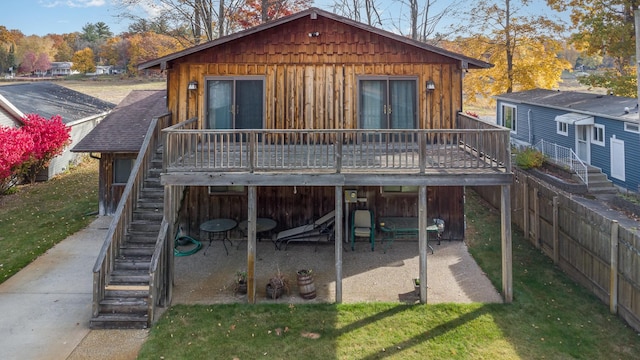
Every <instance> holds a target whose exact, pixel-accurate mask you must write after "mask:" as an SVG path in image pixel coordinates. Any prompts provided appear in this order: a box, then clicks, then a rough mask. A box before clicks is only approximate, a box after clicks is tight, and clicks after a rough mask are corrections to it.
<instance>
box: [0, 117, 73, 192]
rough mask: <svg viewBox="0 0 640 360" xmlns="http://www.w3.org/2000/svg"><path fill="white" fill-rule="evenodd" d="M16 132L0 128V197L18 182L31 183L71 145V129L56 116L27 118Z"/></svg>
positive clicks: (14, 129) (7, 128)
mask: <svg viewBox="0 0 640 360" xmlns="http://www.w3.org/2000/svg"><path fill="white" fill-rule="evenodd" d="M22 123H23V126H22V127H20V128H10V127H0V194H2V193H6V191H7V190H9V189H10V188H11V187H13V186H14V185H16V184H17V183H18V182H19V181H20V180H22V178H24V179H26V180H27V181H30V182H31V183H34V182H35V180H36V175H37V174H38V173H39V172H40V171H41V170H43V169H44V168H45V167H47V166H48V165H49V163H50V162H51V159H53V158H54V157H56V156H58V155H60V154H61V153H62V151H63V150H64V148H65V146H67V145H69V144H70V142H71V137H70V132H71V128H69V127H68V126H66V125H65V124H64V123H63V122H62V118H61V117H60V116H59V115H56V116H53V117H51V119H46V118H44V117H42V116H40V115H38V114H27V115H25V116H24V117H23V118H22Z"/></svg>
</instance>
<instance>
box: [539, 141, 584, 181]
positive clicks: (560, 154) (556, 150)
mask: <svg viewBox="0 0 640 360" xmlns="http://www.w3.org/2000/svg"><path fill="white" fill-rule="evenodd" d="M533 148H534V149H536V150H538V151H540V152H541V153H542V154H543V155H544V156H545V158H546V159H547V160H548V161H551V162H553V163H555V164H558V165H560V166H565V167H568V168H569V169H570V170H571V171H573V172H575V173H576V176H578V178H580V180H582V182H583V183H584V184H585V185H587V186H588V185H589V177H588V176H587V173H588V168H587V165H586V164H585V163H584V161H582V160H581V159H580V157H579V156H578V154H576V153H575V151H573V149H571V148H568V147H564V146H561V145H558V144H555V143H552V142H549V141H544V139H542V140H540V141H538V142H537V143H536V144H535V145H533Z"/></svg>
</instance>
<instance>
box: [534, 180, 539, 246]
mask: <svg viewBox="0 0 640 360" xmlns="http://www.w3.org/2000/svg"><path fill="white" fill-rule="evenodd" d="M538 191H539V190H538V188H537V187H536V188H534V189H533V219H534V223H533V235H534V238H533V243H534V244H535V245H536V248H538V249H540V199H539V196H540V194H539V193H538Z"/></svg>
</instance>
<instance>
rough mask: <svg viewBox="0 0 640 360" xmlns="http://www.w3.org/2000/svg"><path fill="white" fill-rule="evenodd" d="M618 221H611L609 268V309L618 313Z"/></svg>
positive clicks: (613, 312)
mask: <svg viewBox="0 0 640 360" xmlns="http://www.w3.org/2000/svg"><path fill="white" fill-rule="evenodd" d="M618 227H619V224H618V221H617V220H612V221H611V239H610V242H611V267H610V269H609V311H610V312H611V313H612V314H617V313H618Z"/></svg>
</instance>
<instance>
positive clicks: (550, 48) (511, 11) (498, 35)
mask: <svg viewBox="0 0 640 360" xmlns="http://www.w3.org/2000/svg"><path fill="white" fill-rule="evenodd" d="M528 3H529V0H520V1H513V0H500V1H495V0H480V1H478V2H476V3H475V4H474V6H473V7H472V8H471V10H470V11H469V13H468V14H469V21H468V23H469V24H473V25H474V26H473V28H472V30H474V31H473V32H472V33H471V35H470V36H467V37H460V38H458V39H457V40H456V41H453V42H450V43H447V45H446V47H447V48H449V49H451V50H453V51H456V52H459V53H463V54H465V55H467V56H470V57H472V58H476V59H481V60H484V61H486V62H489V63H491V64H493V65H494V66H493V67H492V68H490V69H484V70H477V71H472V72H469V73H468V74H466V75H465V79H464V85H465V87H464V95H465V99H466V101H467V102H468V103H476V104H477V103H478V102H477V101H481V100H482V101H486V100H487V99H491V97H492V96H493V95H497V94H502V93H510V92H514V91H523V90H530V89H534V88H543V89H552V88H557V87H558V85H559V82H560V81H561V74H562V71H563V70H569V69H571V64H570V63H569V62H568V61H567V60H565V59H563V58H561V57H559V56H558V54H559V53H560V52H561V49H562V47H561V43H560V42H559V41H557V40H555V39H554V36H555V35H557V34H559V33H562V32H563V31H564V27H563V26H562V24H561V23H559V22H557V21H554V20H553V19H550V18H549V17H548V16H545V15H538V16H532V15H529V14H525V13H523V12H522V11H521V10H522V7H521V6H522V5H527V4H528Z"/></svg>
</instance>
